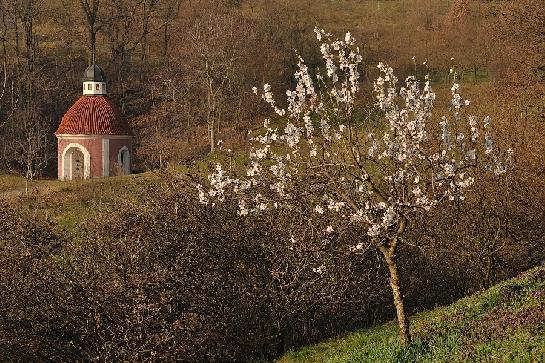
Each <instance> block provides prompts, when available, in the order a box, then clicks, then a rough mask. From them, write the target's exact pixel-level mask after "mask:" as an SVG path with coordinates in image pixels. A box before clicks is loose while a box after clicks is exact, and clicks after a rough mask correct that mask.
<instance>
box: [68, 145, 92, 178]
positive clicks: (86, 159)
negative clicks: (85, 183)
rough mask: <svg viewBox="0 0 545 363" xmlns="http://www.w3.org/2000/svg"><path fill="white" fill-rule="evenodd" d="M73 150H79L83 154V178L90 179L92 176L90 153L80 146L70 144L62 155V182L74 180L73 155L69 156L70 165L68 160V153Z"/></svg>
mask: <svg viewBox="0 0 545 363" xmlns="http://www.w3.org/2000/svg"><path fill="white" fill-rule="evenodd" d="M71 148H76V149H79V150H80V151H81V152H82V153H83V178H84V179H89V177H90V176H91V155H90V154H89V151H87V149H86V148H85V147H83V146H82V145H80V144H76V143H70V144H68V145H67V146H66V147H65V148H64V150H63V151H62V154H61V170H62V174H61V180H72V153H70V154H69V155H68V158H69V160H68V164H67V160H66V153H67V152H68V150H70V149H71ZM67 174H68V175H67Z"/></svg>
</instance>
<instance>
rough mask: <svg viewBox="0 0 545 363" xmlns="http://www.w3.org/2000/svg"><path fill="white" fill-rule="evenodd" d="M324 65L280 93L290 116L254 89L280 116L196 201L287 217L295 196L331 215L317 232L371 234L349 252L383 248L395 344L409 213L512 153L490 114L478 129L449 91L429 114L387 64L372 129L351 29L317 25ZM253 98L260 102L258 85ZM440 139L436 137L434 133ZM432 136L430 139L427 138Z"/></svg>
mask: <svg viewBox="0 0 545 363" xmlns="http://www.w3.org/2000/svg"><path fill="white" fill-rule="evenodd" d="M315 32H316V36H317V38H318V40H319V41H320V42H321V46H320V50H321V54H322V56H323V60H324V63H325V67H324V69H322V70H317V71H316V72H312V74H311V72H310V70H309V69H308V67H307V66H306V65H305V62H304V60H303V59H302V58H301V57H299V62H298V69H297V71H296V72H295V78H296V81H297V83H296V87H295V89H294V90H288V91H287V92H286V95H287V102H286V106H287V107H286V108H281V107H280V106H278V104H277V102H276V100H275V98H274V96H273V94H272V92H271V87H270V86H269V85H267V84H266V85H265V86H264V87H263V90H262V92H261V96H262V98H263V99H264V100H265V101H266V102H267V103H269V104H270V105H271V106H272V108H273V110H274V112H275V113H276V114H277V121H278V122H277V124H281V125H282V126H278V127H272V126H271V122H270V120H266V121H265V124H264V129H265V131H264V132H263V133H262V134H260V135H259V136H256V137H255V138H253V141H254V144H253V146H252V150H251V152H250V161H249V165H248V167H247V170H246V171H245V173H243V174H241V173H237V172H235V171H231V170H226V169H224V168H223V167H222V166H221V165H219V164H218V165H217V166H216V169H215V171H214V172H213V173H212V174H211V175H209V177H208V181H209V183H208V185H206V186H204V185H197V187H198V189H199V197H200V200H201V202H202V203H210V204H211V205H218V204H220V203H222V202H226V201H227V200H234V201H236V202H237V203H238V213H239V214H240V215H252V214H256V213H264V212H266V211H268V210H271V209H276V208H284V209H287V210H290V208H292V207H293V205H294V203H295V202H296V201H297V200H300V199H301V198H304V200H305V201H306V202H308V203H311V205H312V206H313V209H312V213H310V214H309V215H308V216H307V217H308V219H309V220H310V221H311V220H312V219H313V218H315V217H316V216H315V215H314V214H318V215H321V216H320V218H322V219H323V218H324V217H326V218H327V217H330V218H328V220H330V221H331V224H330V225H329V226H328V227H327V228H326V229H325V231H324V233H332V232H333V231H334V230H335V228H340V227H341V226H340V224H343V225H344V227H346V226H348V227H349V226H351V225H356V224H359V225H360V226H361V225H363V226H365V230H366V231H367V234H366V235H365V236H362V238H361V240H360V241H356V242H355V243H354V245H353V246H352V249H353V250H354V251H357V250H361V249H363V248H368V247H370V246H371V247H374V248H378V250H380V252H381V253H382V255H383V256H384V260H385V262H386V264H387V266H388V268H389V273H390V286H391V289H392V293H393V299H394V303H395V307H396V311H397V319H398V323H399V330H400V337H401V340H402V343H403V344H407V343H409V342H410V339H411V337H410V333H409V321H408V319H407V317H406V315H405V309H404V306H403V294H402V291H401V286H400V278H399V272H398V267H397V260H396V252H397V250H398V247H399V246H400V244H401V243H403V238H404V234H405V232H406V231H407V229H408V228H409V227H410V221H411V216H412V215H414V214H415V213H422V212H424V213H425V212H427V211H430V210H431V209H432V208H436V207H437V206H439V205H440V204H441V203H444V202H446V201H449V200H450V201H452V200H463V199H464V198H465V193H467V192H468V191H470V187H471V186H472V185H473V184H474V181H475V179H474V177H475V176H476V175H477V173H475V171H476V169H477V167H479V166H480V165H484V166H485V167H487V168H488V169H489V170H491V171H493V172H495V173H496V174H502V173H504V172H505V170H506V164H507V162H508V159H509V157H510V155H511V151H510V150H508V152H507V153H500V152H498V150H497V148H495V147H494V145H493V143H492V132H491V125H490V118H488V117H487V118H485V119H484V121H483V122H481V121H480V120H478V119H477V117H474V116H471V117H469V118H467V119H465V118H464V117H463V116H462V109H463V108H464V107H466V106H467V105H469V101H465V100H463V99H462V98H461V96H460V95H459V93H458V89H459V86H458V85H457V84H454V85H453V86H452V89H451V92H452V101H451V110H452V115H451V116H450V117H445V116H444V117H442V118H440V119H439V120H438V122H433V121H434V120H435V115H434V114H433V112H432V111H433V107H434V102H435V98H436V97H435V93H434V92H433V90H432V87H431V85H430V80H429V78H428V77H426V79H425V81H424V82H423V83H421V82H419V81H418V80H417V79H416V78H415V77H408V78H407V79H406V80H405V82H404V84H403V85H402V86H398V79H397V78H396V77H395V75H394V73H393V70H392V68H390V67H388V66H386V65H384V64H382V63H380V64H379V65H378V69H379V72H380V76H379V77H378V78H377V79H376V81H375V82H374V94H375V97H376V113H377V115H379V122H374V123H373V124H371V123H370V122H365V121H362V120H361V117H360V116H358V107H357V102H356V101H357V97H358V96H359V94H360V93H361V92H360V74H359V67H360V65H361V62H362V57H361V55H360V52H359V48H358V47H357V46H356V45H355V42H354V39H353V37H352V36H351V34H350V33H347V34H346V36H345V38H344V40H335V39H333V37H332V36H331V35H330V34H327V33H326V32H324V31H323V30H319V29H315ZM254 93H256V94H259V93H260V92H259V91H258V89H257V88H254ZM434 131H437V132H434ZM434 135H436V136H434ZM317 271H319V270H317Z"/></svg>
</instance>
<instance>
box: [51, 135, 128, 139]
mask: <svg viewBox="0 0 545 363" xmlns="http://www.w3.org/2000/svg"><path fill="white" fill-rule="evenodd" d="M56 136H57V138H58V139H59V140H64V139H77V140H95V139H110V140H117V139H132V138H133V137H134V136H131V135H107V134H104V135H101V134H96V135H82V134H78V135H70V134H58V135H56Z"/></svg>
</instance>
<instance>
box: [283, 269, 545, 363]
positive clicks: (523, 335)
mask: <svg viewBox="0 0 545 363" xmlns="http://www.w3.org/2000/svg"><path fill="white" fill-rule="evenodd" d="M411 323H412V332H413V336H414V338H415V339H414V343H413V344H412V346H410V347H409V348H407V349H403V348H402V347H401V346H400V344H399V340H398V338H397V325H396V324H395V322H390V323H388V324H385V325H381V326H377V327H374V328H370V329H366V330H362V331H359V332H356V333H352V334H350V335H348V336H345V337H342V338H338V339H334V340H331V341H327V342H323V343H320V344H317V345H314V346H310V347H305V348H302V349H300V350H298V351H294V352H290V353H288V354H286V355H285V356H283V357H282V358H281V359H280V360H279V362H280V363H298V362H305V363H311V362H328V363H348V362H544V361H545V266H541V267H538V268H535V269H533V270H530V271H528V272H525V273H523V274H521V275H520V276H518V277H516V278H513V279H511V280H508V281H505V282H503V283H500V284H499V285H496V286H494V287H492V288H490V289H489V290H487V291H484V292H481V293H478V294H475V295H473V296H470V297H467V298H464V299H461V300H459V301H457V302H456V303H454V304H452V305H450V306H447V307H442V308H438V309H435V310H433V311H429V312H423V313H420V314H416V315H414V316H412V318H411Z"/></svg>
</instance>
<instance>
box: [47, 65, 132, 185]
mask: <svg viewBox="0 0 545 363" xmlns="http://www.w3.org/2000/svg"><path fill="white" fill-rule="evenodd" d="M82 81H83V95H82V96H81V97H80V98H79V99H78V100H77V101H76V102H75V103H74V105H73V106H72V107H70V109H69V110H68V111H67V112H66V114H65V115H64V116H63V118H62V120H61V123H60V125H59V128H58V129H57V131H56V132H55V136H56V137H57V140H58V167H59V169H58V177H59V179H60V180H76V179H89V178H99V177H107V176H113V175H123V174H130V173H131V159H132V140H133V135H134V134H133V133H132V131H131V129H130V128H129V125H128V123H127V120H126V119H125V118H124V117H123V116H122V114H121V113H120V112H119V111H118V110H117V108H116V107H115V106H114V105H113V104H112V102H111V101H110V99H109V98H108V96H107V92H106V77H105V75H104V72H103V71H102V69H101V68H100V67H99V66H97V65H95V64H93V65H91V66H90V67H88V68H87V69H86V70H85V73H84V75H83V80H82Z"/></svg>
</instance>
